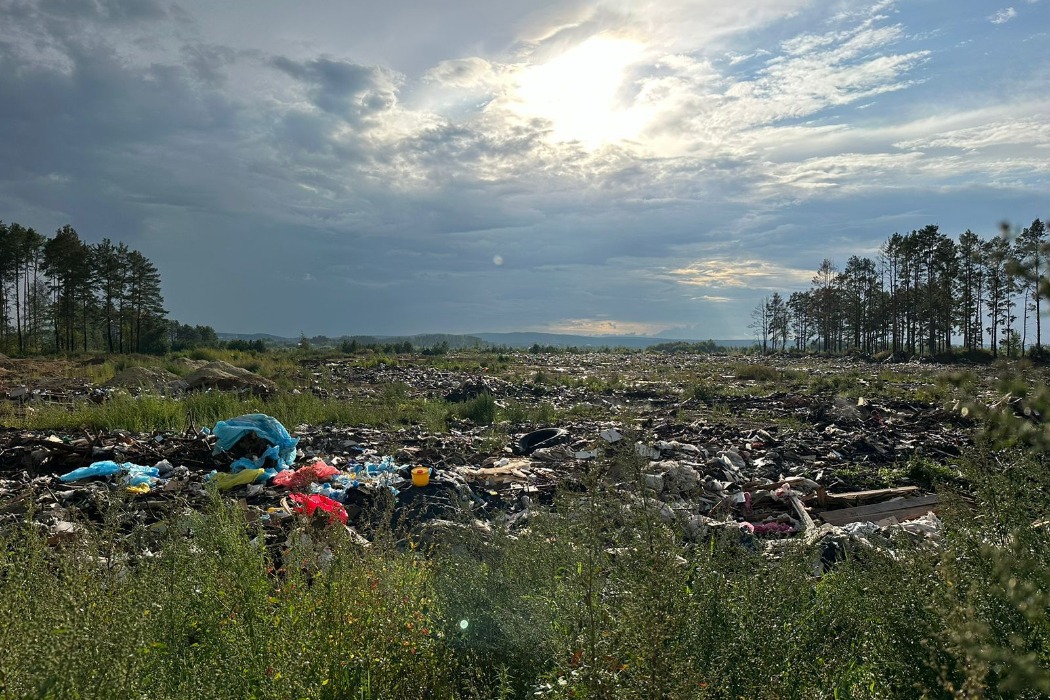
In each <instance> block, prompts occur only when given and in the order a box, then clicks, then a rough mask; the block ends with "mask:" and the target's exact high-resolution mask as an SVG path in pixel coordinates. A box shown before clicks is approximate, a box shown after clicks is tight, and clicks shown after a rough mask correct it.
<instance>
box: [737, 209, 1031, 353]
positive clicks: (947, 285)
mask: <svg viewBox="0 0 1050 700" xmlns="http://www.w3.org/2000/svg"><path fill="white" fill-rule="evenodd" d="M1048 265H1050V245H1048V243H1047V233H1046V227H1045V225H1044V224H1043V222H1042V221H1041V220H1039V219H1036V220H1035V221H1033V222H1032V224H1031V225H1030V226H1028V227H1027V228H1025V229H1023V230H1022V231H1021V232H1020V233H1016V234H1014V233H1011V232H1010V230H1009V226H1008V225H1006V224H1004V225H1003V230H1002V234H1001V235H999V236H996V237H994V238H992V239H990V240H985V239H982V238H981V237H980V236H978V235H977V234H975V233H974V232H973V231H970V230H967V231H966V232H965V233H963V234H962V235H960V236H959V240H958V241H954V240H952V239H951V238H949V237H948V236H946V235H944V234H943V233H941V232H940V230H939V229H938V227H937V226H935V225H930V226H926V227H924V228H922V229H919V230H918V231H912V232H911V233H907V234H900V233H894V234H893V235H892V236H890V238H889V239H888V240H887V241H886V242H885V243H884V244H883V245H882V247H881V248H880V251H879V255H878V257H877V259H876V260H872V259H871V258H866V257H864V258H862V257H858V256H856V255H854V256H851V257H850V258H849V260H847V261H846V265H845V267H844V268H843V269H842V270H839V269H838V268H836V266H835V264H834V263H833V262H832V261H831V260H828V259H824V261H823V262H822V263H821V264H820V267H819V269H818V270H817V273H816V275H815V276H814V277H813V281H812V287H811V288H810V289H808V290H806V291H798V292H793V293H792V294H791V296H790V297H788V298H787V299H784V298H783V296H781V294H780V293H779V292H774V293H773V294H772V295H771V296H768V297H766V298H765V299H763V300H762V302H761V303H760V304H759V305H758V306H757V307H756V308H755V310H754V311H753V312H752V319H753V320H752V328H754V329H755V331H756V333H757V335H758V337H759V338H760V339H761V344H762V349H763V350H764V351H767V352H768V351H772V352H777V351H784V350H788V349H794V350H797V351H805V350H812V351H818V352H830V353H839V352H847V351H850V350H857V351H860V352H865V353H872V354H875V353H879V352H894V353H904V354H909V355H916V354H922V355H944V354H948V353H952V352H957V351H964V352H970V353H974V354H980V353H982V352H984V353H990V354H991V356H993V357H997V356H999V355H1000V354H1005V355H1007V356H1010V357H1016V356H1019V355H1023V354H1024V353H1025V352H1026V350H1027V351H1028V354H1029V355H1038V356H1042V355H1043V354H1044V349H1043V347H1042V325H1041V321H1040V319H1041V311H1042V301H1043V299H1046V298H1047V294H1048V291H1050V289H1048V282H1047V273H1048V269H1047V267H1048Z"/></svg>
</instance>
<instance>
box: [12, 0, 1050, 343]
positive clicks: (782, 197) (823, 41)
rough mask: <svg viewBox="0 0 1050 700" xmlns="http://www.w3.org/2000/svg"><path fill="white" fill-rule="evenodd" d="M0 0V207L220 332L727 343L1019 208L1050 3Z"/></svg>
mask: <svg viewBox="0 0 1050 700" xmlns="http://www.w3.org/2000/svg"><path fill="white" fill-rule="evenodd" d="M1008 1H1009V4H1007V3H1006V2H1000V1H999V0H980V1H978V0H902V1H900V2H894V1H892V0H878V1H872V0H868V1H863V2H862V1H859V0H857V1H854V0H776V1H773V0H733V1H732V2H726V0H660V1H659V2H646V1H644V0H634V1H632V2H626V1H622V0H563V1H561V2H549V1H544V0H499V2H496V1H494V0H444V1H443V2H433V0H391V1H389V2H374V1H372V0H369V2H359V1H358V0H296V2H288V1H287V0H226V1H225V2H214V0H179V1H178V2H169V1H166V0H0V219H2V220H4V221H7V222H11V221H17V222H19V223H21V224H23V225H27V226H33V227H34V228H36V229H37V230H38V231H41V232H46V233H48V234H51V233H52V232H53V231H54V230H55V229H57V228H58V227H60V226H62V225H63V224H67V223H68V224H71V225H72V226H73V227H74V228H76V230H77V231H78V232H79V234H80V236H81V237H82V238H83V239H84V240H86V241H87V242H89V243H94V242H97V241H99V240H101V239H102V238H104V237H108V238H110V239H112V240H115V241H116V240H120V241H124V242H125V243H127V244H128V245H129V246H131V247H132V248H135V249H137V250H140V251H141V252H142V253H143V254H145V255H146V256H147V257H148V258H149V259H150V260H152V261H153V262H154V263H155V264H156V265H157V267H158V268H159V270H160V272H161V276H162V279H163V289H164V296H165V302H166V307H167V309H168V310H169V312H170V316H171V317H172V318H175V319H178V320H179V321H181V322H184V323H191V324H208V325H211V326H213V327H214V328H215V329H216V330H218V331H220V332H229V333H256V332H259V333H275V334H278V335H287V336H298V335H299V333H305V334H306V335H316V334H324V335H329V336H333V337H338V336H341V335H344V334H385V335H396V334H415V333H431V332H433V333H469V332H499V331H547V332H563V333H580V334H638V335H659V336H663V337H669V338H696V339H706V338H720V339H721V338H747V337H750V336H751V335H753V333H752V331H750V330H749V329H748V324H749V322H750V313H751V310H752V309H753V308H754V307H755V306H756V304H758V303H759V301H760V300H761V299H762V298H763V297H765V296H767V295H769V294H772V293H773V292H774V291H779V292H780V293H781V294H784V295H785V296H786V295H788V294H790V293H791V292H792V291H796V290H800V289H805V288H807V287H808V286H809V282H810V279H811V278H812V277H813V275H814V273H815V271H816V269H817V267H818V266H819V265H820V263H821V261H822V260H823V259H824V258H829V259H831V260H832V261H833V262H835V263H836V264H837V265H839V266H840V267H841V266H842V265H843V264H844V263H845V261H846V259H847V258H848V257H849V256H850V255H862V256H863V255H868V256H872V257H874V256H875V255H876V254H877V252H878V248H879V246H880V245H881V244H882V243H883V242H884V241H885V240H886V239H887V238H888V237H889V236H890V235H892V234H893V233H894V232H901V233H906V232H908V231H911V230H914V229H919V228H922V227H923V226H925V225H927V224H937V225H939V226H940V228H941V230H942V231H943V232H945V233H947V234H949V235H951V236H952V237H957V236H958V234H960V233H962V232H963V231H964V230H966V229H968V228H969V229H972V230H973V231H975V232H977V233H980V234H982V235H984V236H992V235H995V234H996V232H997V231H998V230H999V223H1000V222H1001V221H1003V220H1009V221H1011V222H1012V223H1013V224H1015V225H1018V226H1021V225H1027V223H1030V222H1031V221H1032V220H1033V219H1035V218H1037V217H1040V218H1044V219H1045V218H1047V217H1050V210H1048V209H1047V207H1048V202H1050V198H1048V194H1050V0H1008Z"/></svg>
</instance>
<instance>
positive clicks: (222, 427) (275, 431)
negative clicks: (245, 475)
mask: <svg viewBox="0 0 1050 700" xmlns="http://www.w3.org/2000/svg"><path fill="white" fill-rule="evenodd" d="M212 432H213V433H214V434H215V437H216V438H217V441H216V443H215V449H214V450H212V454H219V453H220V452H226V451H227V450H229V449H231V448H232V447H233V446H234V445H236V444H237V443H238V442H239V441H240V439H241V438H242V437H244V436H245V435H247V434H248V433H255V434H256V435H258V436H259V437H261V438H262V439H263V440H266V441H267V442H269V443H270V448H269V449H267V450H266V451H265V452H264V453H263V454H261V455H259V456H258V457H257V458H255V459H254V460H252V467H251V468H261V467H262V465H263V463H264V462H265V461H266V458H267V457H271V458H273V460H274V461H275V462H277V464H278V466H279V468H284V467H288V466H290V465H291V464H292V462H294V461H295V446H296V445H298V444H299V441H298V440H297V439H295V438H293V437H292V436H291V435H289V434H288V431H287V430H286V429H285V427H284V426H283V425H281V423H280V421H278V420H277V419H276V418H274V417H272V416H268V415H266V414H264V413H249V414H247V415H244V416H238V417H236V418H231V419H230V420H221V421H219V422H218V423H216V424H215V430H213V431H212ZM234 464H238V465H239V466H240V468H241V469H244V468H249V467H248V465H247V464H244V463H243V462H242V460H237V462H234Z"/></svg>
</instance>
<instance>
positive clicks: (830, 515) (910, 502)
mask: <svg viewBox="0 0 1050 700" xmlns="http://www.w3.org/2000/svg"><path fill="white" fill-rule="evenodd" d="M940 502H941V499H940V498H939V497H938V496H937V495H936V494H932V495H929V496H920V497H919V498H904V499H899V500H895V501H884V502H882V503H873V504H872V505H870V506H857V507H856V508H840V509H839V510H828V511H824V512H823V513H820V517H821V519H823V520H824V522H826V523H829V524H831V525H846V524H848V523H862V522H867V521H869V520H870V521H872V522H875V521H877V520H884V519H886V518H896V519H897V520H909V519H911V518H918V517H919V516H922V515H926V513H928V512H930V511H931V510H932V511H936V510H937V506H938V505H939V504H940Z"/></svg>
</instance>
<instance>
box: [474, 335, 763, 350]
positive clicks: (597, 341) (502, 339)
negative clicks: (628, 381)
mask: <svg viewBox="0 0 1050 700" xmlns="http://www.w3.org/2000/svg"><path fill="white" fill-rule="evenodd" d="M472 335H473V336H475V337H477V338H481V339H482V340H484V341H487V342H489V343H492V344H493V345H505V346H507V347H511V348H531V347H532V346H533V345H542V346H547V345H550V346H553V347H556V348H568V347H577V348H631V349H645V348H648V347H651V346H653V345H660V344H663V343H677V342H685V343H689V342H696V341H690V340H677V339H674V338H654V337H651V336H642V335H567V334H563V333H473V334H472ZM713 342H714V343H715V344H716V345H720V346H722V347H725V348H746V347H751V346H752V345H754V344H755V341H753V340H715V341H713Z"/></svg>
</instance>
